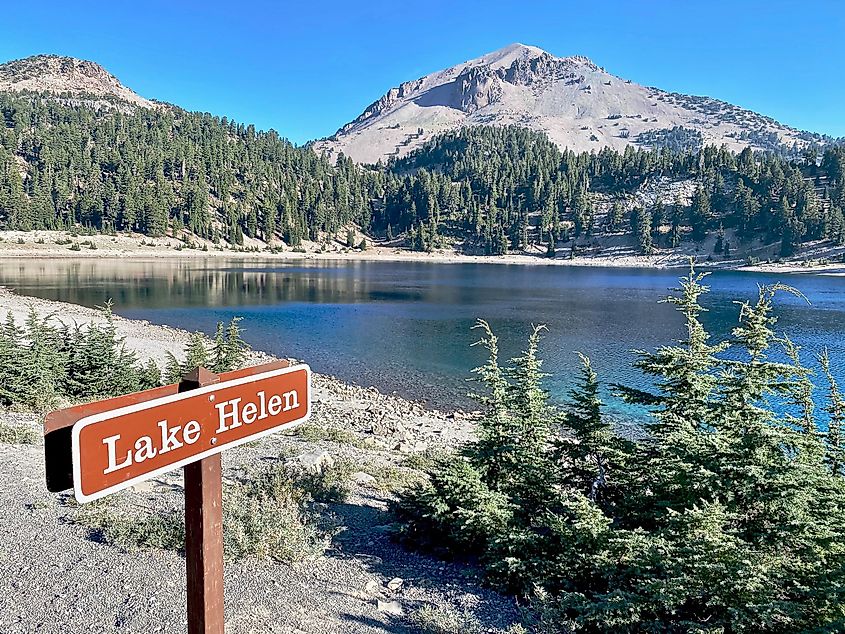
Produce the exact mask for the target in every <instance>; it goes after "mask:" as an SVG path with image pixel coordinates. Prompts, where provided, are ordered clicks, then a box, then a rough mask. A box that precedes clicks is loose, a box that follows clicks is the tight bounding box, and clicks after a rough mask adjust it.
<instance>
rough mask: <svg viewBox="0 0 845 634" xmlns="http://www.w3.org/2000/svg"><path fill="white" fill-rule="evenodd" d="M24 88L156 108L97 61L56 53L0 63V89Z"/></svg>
mask: <svg viewBox="0 0 845 634" xmlns="http://www.w3.org/2000/svg"><path fill="white" fill-rule="evenodd" d="M24 91H31V92H39V93H51V94H53V95H56V96H61V97H63V98H65V99H66V100H69V101H71V102H75V103H79V102H83V103H87V104H89V105H91V104H102V103H103V102H105V103H109V104H115V103H118V104H129V105H132V106H140V107H143V108H154V107H156V104H154V103H153V102H152V101H150V100H148V99H144V98H143V97H141V96H140V95H138V94H137V93H135V92H134V91H132V90H130V89H129V88H127V87H126V86H124V85H123V84H121V83H120V81H118V79H117V78H116V77H115V76H114V75H112V74H111V73H109V72H108V71H106V70H105V69H104V68H103V67H102V66H100V65H99V64H95V63H94V62H89V61H86V60H81V59H76V58H73V57H60V56H58V55H36V56H34V57H27V58H26V59H18V60H14V61H11V62H6V63H5V64H0V92H24Z"/></svg>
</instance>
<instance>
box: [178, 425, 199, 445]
mask: <svg viewBox="0 0 845 634" xmlns="http://www.w3.org/2000/svg"><path fill="white" fill-rule="evenodd" d="M201 433H202V428H201V427H200V424H199V423H198V422H197V421H195V420H192V421H191V422H190V423H188V424H187V425H185V431H183V432H182V439H183V440H184V441H185V442H186V443H188V444H189V445H193V444H194V443H195V442H196V441H197V440H199V437H200V434H201Z"/></svg>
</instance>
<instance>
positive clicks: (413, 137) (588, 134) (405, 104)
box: [314, 44, 823, 163]
mask: <svg viewBox="0 0 845 634" xmlns="http://www.w3.org/2000/svg"><path fill="white" fill-rule="evenodd" d="M474 125H518V126H522V127H527V128H531V129H534V130H539V131H542V132H545V133H547V134H548V135H549V137H550V138H551V139H552V141H554V142H555V143H557V144H558V145H559V146H561V147H566V148H569V149H572V150H575V151H590V150H593V149H595V150H599V149H601V148H602V147H612V148H614V149H617V150H622V149H624V148H625V147H626V146H627V145H631V144H633V145H639V146H651V145H661V144H666V143H679V142H680V143H682V144H684V145H700V144H702V143H703V144H715V145H721V144H723V143H724V144H726V145H727V146H728V147H729V148H730V149H731V150H736V151H739V150H742V149H744V148H745V147H749V146H750V147H752V148H754V149H774V148H775V147H777V146H778V145H780V144H784V145H787V146H791V145H793V144H798V145H799V146H801V145H804V144H806V143H808V142H814V141H815V142H818V141H822V140H823V137H821V136H819V135H815V134H810V133H806V132H801V131H798V130H795V129H793V128H790V127H788V126H785V125H782V124H780V123H778V122H777V121H775V120H774V119H771V118H769V117H766V116H763V115H760V114H757V113H755V112H751V111H750V110H746V109H743V108H740V107H738V106H734V105H731V104H729V103H726V102H724V101H719V100H718V99H712V98H710V97H696V96H690V95H682V94H678V93H672V92H666V91H664V90H660V89H658V88H651V87H647V86H641V85H639V84H636V83H633V82H631V81H630V80H625V79H622V78H620V77H617V76H616V75H612V74H610V73H608V72H607V71H606V70H604V69H603V68H601V67H599V66H597V65H596V64H595V63H593V62H592V61H590V60H589V59H587V58H586V57H580V56H576V57H555V56H554V55H552V54H550V53H548V52H546V51H544V50H542V49H539V48H537V47H534V46H525V45H523V44H511V45H510V46H506V47H505V48H502V49H500V50H498V51H495V52H493V53H489V54H487V55H484V56H482V57H479V58H477V59H473V60H469V61H467V62H464V63H462V64H458V65H457V66H453V67H451V68H447V69H445V70H441V71H438V72H435V73H431V74H430V75H426V76H425V77H421V78H419V79H416V80H414V81H407V82H404V83H402V84H400V85H399V86H398V87H395V88H391V89H390V90H389V91H388V92H387V93H386V94H385V95H384V96H382V97H381V98H380V99H379V100H377V101H376V102H374V103H373V104H371V105H370V106H369V107H367V108H366V109H365V110H364V112H363V113H361V115H360V116H359V117H358V118H357V119H355V120H354V121H352V122H351V123H348V124H346V125H345V126H343V127H342V128H341V129H340V130H338V131H337V133H336V134H335V135H334V136H332V137H330V138H328V139H323V140H321V141H317V142H315V144H314V148H315V149H316V150H317V151H326V152H328V153H330V154H337V153H338V152H343V153H344V154H346V155H347V156H349V157H351V158H352V159H353V160H355V161H358V162H363V163H375V162H376V161H378V160H379V159H381V160H388V159H390V158H391V157H402V156H405V155H406V154H408V153H409V152H410V151H411V150H413V149H414V148H416V147H419V146H420V145H421V144H423V143H424V142H426V141H428V140H430V139H431V138H432V137H434V136H436V135H438V134H441V133H444V132H447V131H450V130H454V129H456V128H460V127H463V126H474Z"/></svg>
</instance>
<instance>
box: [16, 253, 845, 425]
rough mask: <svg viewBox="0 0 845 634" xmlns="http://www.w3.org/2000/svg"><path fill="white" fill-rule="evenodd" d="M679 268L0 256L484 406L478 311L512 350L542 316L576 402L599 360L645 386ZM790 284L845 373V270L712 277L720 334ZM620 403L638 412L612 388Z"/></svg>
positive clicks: (22, 271) (377, 381) (811, 340)
mask: <svg viewBox="0 0 845 634" xmlns="http://www.w3.org/2000/svg"><path fill="white" fill-rule="evenodd" d="M681 274H683V271H679V270H652V269H617V268H586V267H585V268H578V267H547V266H519V265H493V264H470V263H468V264H434V263H423V262H420V263H408V262H402V263H398V262H327V261H319V262H317V261H313V260H311V261H297V262H287V263H279V262H266V261H258V260H256V261H254V262H244V261H224V260H220V259H208V260H196V261H178V262H164V261H143V262H137V261H136V262H122V261H117V262H116V261H112V260H85V261H81V262H80V261H77V262H73V261H54V262H44V261H43V260H40V261H23V260H19V261H5V262H0V284H2V285H6V286H10V287H13V288H16V289H18V290H19V291H20V292H21V293H24V294H30V295H36V296H39V297H44V298H48V299H56V300H62V301H70V302H76V303H80V304H85V305H89V306H95V305H99V304H102V303H103V302H105V301H106V300H107V299H109V298H112V299H113V300H114V302H115V310H116V312H117V313H119V314H121V315H123V316H126V317H130V318H141V319H147V320H149V321H151V322H154V323H161V324H168V325H171V326H176V327H179V328H186V329H189V330H203V331H206V332H212V331H213V329H214V326H215V323H216V322H217V321H219V320H228V319H230V318H231V317H234V316H241V317H243V324H242V325H243V327H244V329H245V338H246V340H247V341H248V342H249V343H250V344H251V345H252V346H253V347H255V348H258V349H262V350H266V351H268V352H271V353H274V354H278V355H285V356H292V357H296V358H299V359H303V360H305V361H307V362H308V363H310V364H311V366H312V367H313V368H314V369H315V370H316V371H319V372H325V373H330V374H335V375H337V376H339V377H342V378H344V379H347V380H349V381H352V382H355V383H358V384H361V385H375V386H377V387H379V388H380V389H382V390H385V391H388V392H390V391H396V392H398V393H399V394H402V395H405V396H410V397H413V398H416V399H419V400H423V401H427V402H428V403H430V404H433V405H443V406H446V405H458V406H468V405H470V402H469V401H468V399H467V397H466V394H467V392H468V391H469V390H470V389H471V388H472V386H471V385H470V384H468V383H467V378H468V377H469V376H470V371H471V369H472V368H473V367H475V366H478V365H480V364H482V363H483V362H484V360H485V354H484V351H483V350H482V349H481V348H480V347H478V346H475V347H473V346H471V344H472V343H473V342H474V341H477V340H478V338H479V333H478V331H473V330H472V326H473V324H474V323H475V321H476V319H477V318H483V319H486V320H488V321H489V322H490V324H491V325H492V327H493V328H494V330H495V332H496V334H497V335H498V336H499V338H500V340H501V347H502V352H503V354H502V356H503V357H508V356H512V355H514V354H517V353H518V352H519V351H520V349H521V348H522V347H523V346H524V343H525V340H526V337H527V336H528V333H529V332H530V328H531V324H546V325H547V326H548V332H547V333H546V336H545V337H544V339H543V343H542V347H541V352H542V356H543V358H544V359H545V366H544V369H545V370H546V371H547V372H549V373H550V374H551V376H550V377H549V378H548V379H547V383H546V386H547V388H548V389H549V390H550V392H551V393H552V396H553V397H554V398H556V399H558V400H560V399H563V398H564V397H565V395H566V391H567V390H568V388H569V387H570V386H571V380H572V377H573V370H574V369H575V368H576V367H577V365H578V359H577V356H576V354H575V352H576V351H580V352H583V353H585V354H587V355H589V356H590V357H591V358H592V359H593V365H594V367H595V369H596V370H597V372H598V373H599V376H600V379H601V380H602V381H603V382H604V383H606V384H609V383H614V382H624V383H635V384H640V385H641V384H643V378H642V377H641V376H640V374H639V373H638V372H637V371H636V370H634V369H632V367H631V363H632V361H633V360H634V355H633V354H632V352H631V351H632V350H633V349H652V348H654V347H655V346H658V345H662V344H666V343H670V342H671V341H672V340H673V339H676V338H678V337H681V336H682V335H683V328H682V326H683V321H682V319H681V317H680V316H679V315H678V314H677V313H676V312H675V311H674V310H673V309H672V307H671V306H669V305H667V304H661V303H659V300H660V299H661V298H662V297H664V296H665V295H666V294H667V292H668V289H669V288H670V287H673V286H676V285H677V280H678V276H679V275H681ZM776 281H783V282H785V283H788V284H791V285H793V286H795V287H796V288H798V289H799V290H800V291H801V292H802V293H804V295H805V296H806V297H807V298H808V299H809V300H810V302H811V304H809V305H808V304H807V302H806V301H804V300H802V299H800V298H797V297H793V296H791V295H787V294H783V295H779V297H778V300H777V314H778V316H779V318H780V321H779V323H778V329H779V330H781V331H785V332H786V333H788V334H789V336H790V337H791V338H792V339H793V340H794V341H796V342H797V343H798V344H799V345H801V346H802V347H803V348H804V356H805V358H806V361H807V362H808V363H809V362H811V361H812V357H813V356H814V355H815V354H816V353H818V352H820V351H821V350H822V349H823V348H824V347H827V348H828V349H829V351H830V354H831V356H832V358H833V364H834V371H835V373H836V375H837V376H838V377H839V378H840V379H841V380H842V382H843V383H845V342H843V332H845V277H834V276H821V275H812V274H791V275H790V274H787V275H784V274H781V275H769V274H760V273H748V272H727V271H720V272H715V273H713V274H712V275H711V276H710V277H709V278H708V284H709V285H710V286H711V287H712V292H711V293H709V294H708V295H707V296H705V298H704V300H703V304H704V305H705V306H706V307H707V308H708V309H709V312H708V313H706V314H705V315H704V322H705V324H706V325H707V326H708V328H709V329H711V331H712V332H713V334H714V338H716V339H719V338H723V337H726V336H728V335H729V332H730V329H731V328H732V327H734V326H735V325H736V319H737V315H738V311H739V308H738V306H737V305H736V304H735V303H734V301H735V300H742V299H749V300H753V299H754V298H756V294H757V285H758V284H768V283H773V282H776ZM607 400H608V406H609V408H610V410H611V411H614V412H618V413H625V412H628V413H630V411H629V410H627V409H626V408H625V407H624V406H622V405H621V404H620V403H618V402H616V401H615V400H613V399H611V398H609V396H608V398H607Z"/></svg>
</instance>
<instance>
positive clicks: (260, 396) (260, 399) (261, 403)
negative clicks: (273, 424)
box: [258, 390, 267, 420]
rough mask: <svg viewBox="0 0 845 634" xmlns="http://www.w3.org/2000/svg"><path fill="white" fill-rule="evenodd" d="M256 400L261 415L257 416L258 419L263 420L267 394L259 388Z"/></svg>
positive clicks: (265, 416)
mask: <svg viewBox="0 0 845 634" xmlns="http://www.w3.org/2000/svg"><path fill="white" fill-rule="evenodd" d="M258 402H259V406H258V409H259V411H260V412H261V415H260V416H259V417H258V420H264V419H265V418H267V395H266V394H264V390H261V391H260V392H259V393H258Z"/></svg>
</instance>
